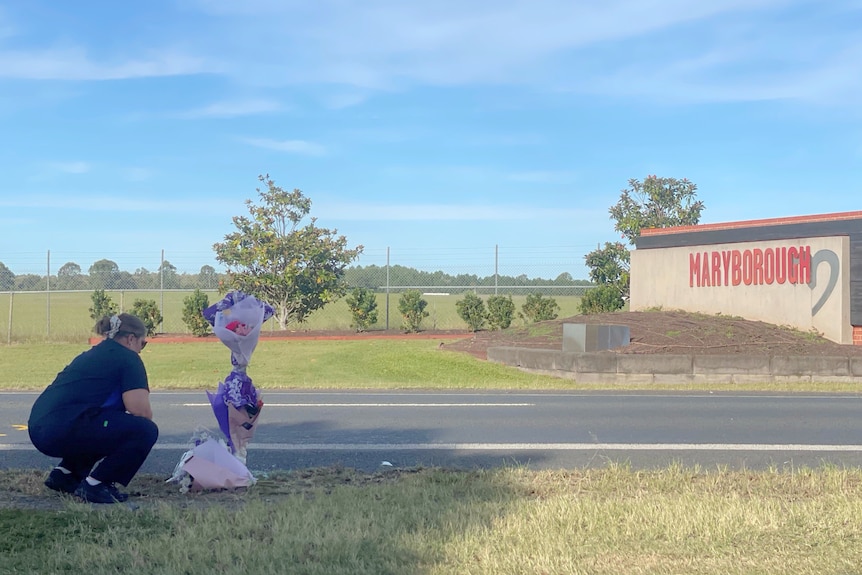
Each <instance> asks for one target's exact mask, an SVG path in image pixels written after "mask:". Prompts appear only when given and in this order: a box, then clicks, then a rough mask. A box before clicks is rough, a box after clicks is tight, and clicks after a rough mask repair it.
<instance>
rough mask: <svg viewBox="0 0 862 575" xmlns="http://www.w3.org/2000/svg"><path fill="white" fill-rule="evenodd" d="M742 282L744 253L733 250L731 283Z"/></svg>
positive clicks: (731, 256) (737, 283) (736, 284)
mask: <svg viewBox="0 0 862 575" xmlns="http://www.w3.org/2000/svg"><path fill="white" fill-rule="evenodd" d="M741 283H742V254H741V253H740V252H739V250H733V252H732V253H731V255H730V284H731V285H735V286H738V285H739V284H741Z"/></svg>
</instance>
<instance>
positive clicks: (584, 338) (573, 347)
mask: <svg viewBox="0 0 862 575" xmlns="http://www.w3.org/2000/svg"><path fill="white" fill-rule="evenodd" d="M630 341H631V335H630V332H629V327H628V326H627V325H599V324H589V323H564V324H563V351H571V352H581V353H590V352H594V351H604V350H608V349H616V348H618V347H623V346H625V345H628V344H629V342H630Z"/></svg>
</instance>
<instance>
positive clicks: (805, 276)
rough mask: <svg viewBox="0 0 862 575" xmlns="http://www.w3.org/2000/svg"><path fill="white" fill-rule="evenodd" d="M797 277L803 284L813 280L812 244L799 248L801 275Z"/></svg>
mask: <svg viewBox="0 0 862 575" xmlns="http://www.w3.org/2000/svg"><path fill="white" fill-rule="evenodd" d="M796 279H797V280H799V283H801V284H807V283H810V282H811V246H805V247H801V248H799V275H798V277H797V278H796Z"/></svg>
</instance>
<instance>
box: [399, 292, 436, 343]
mask: <svg viewBox="0 0 862 575" xmlns="http://www.w3.org/2000/svg"><path fill="white" fill-rule="evenodd" d="M427 306H428V301H427V300H425V299H423V298H422V292H420V291H419V290H418V289H408V290H406V291H404V293H402V294H401V297H400V298H398V311H399V313H401V318H402V319H403V320H404V323H403V324H402V325H401V328H402V329H403V330H404V331H406V332H407V333H416V332H418V331H419V326H420V325H421V324H422V320H423V319H425V318H426V317H428V316H429V315H430V314H429V313H428V312H427V311H425V308H426V307H427Z"/></svg>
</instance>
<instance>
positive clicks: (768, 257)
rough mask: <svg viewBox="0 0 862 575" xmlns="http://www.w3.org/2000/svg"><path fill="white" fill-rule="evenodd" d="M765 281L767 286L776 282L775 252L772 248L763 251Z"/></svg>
mask: <svg viewBox="0 0 862 575" xmlns="http://www.w3.org/2000/svg"><path fill="white" fill-rule="evenodd" d="M763 281H764V282H765V283H766V285H772V282H774V281H775V252H774V251H773V250H772V248H766V249H765V250H763Z"/></svg>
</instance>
